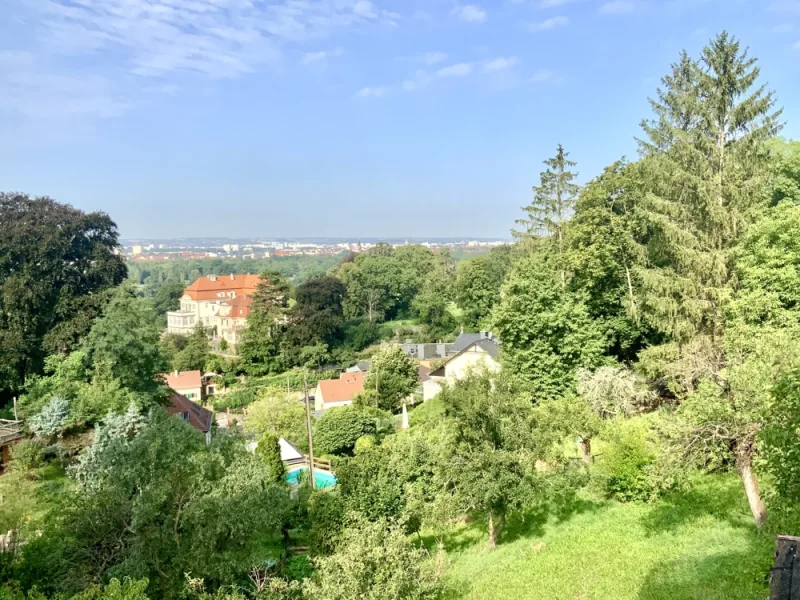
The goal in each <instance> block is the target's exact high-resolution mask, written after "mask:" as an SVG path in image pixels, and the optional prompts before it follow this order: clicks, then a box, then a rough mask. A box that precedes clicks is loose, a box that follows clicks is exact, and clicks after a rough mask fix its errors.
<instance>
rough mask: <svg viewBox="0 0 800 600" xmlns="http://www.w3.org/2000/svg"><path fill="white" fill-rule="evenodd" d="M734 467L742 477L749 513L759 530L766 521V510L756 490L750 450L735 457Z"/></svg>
mask: <svg viewBox="0 0 800 600" xmlns="http://www.w3.org/2000/svg"><path fill="white" fill-rule="evenodd" d="M736 467H737V468H738V469H739V475H740V476H741V477H742V483H743V484H744V493H745V494H746V495H747V501H748V502H749V503H750V511H751V512H752V513H753V519H754V520H755V522H756V527H758V528H759V529H760V528H761V526H762V525H763V524H764V523H765V522H766V520H767V509H766V508H765V507H764V501H763V500H762V499H761V492H760V491H759V489H758V480H757V479H756V475H755V473H753V457H752V455H751V451H750V449H747V450H745V451H743V452H741V453H739V454H738V456H737V457H736Z"/></svg>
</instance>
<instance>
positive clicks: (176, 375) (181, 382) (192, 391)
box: [163, 371, 205, 402]
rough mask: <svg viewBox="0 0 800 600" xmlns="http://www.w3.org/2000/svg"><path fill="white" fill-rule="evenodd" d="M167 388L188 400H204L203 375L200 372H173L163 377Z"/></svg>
mask: <svg viewBox="0 0 800 600" xmlns="http://www.w3.org/2000/svg"><path fill="white" fill-rule="evenodd" d="M163 377H164V380H165V381H166V382H167V385H168V386H169V388H170V389H171V390H173V391H176V392H178V393H179V394H182V395H183V396H186V397H187V398H188V399H189V400H196V401H198V402H202V401H203V400H205V392H204V389H203V388H204V386H203V374H202V373H201V372H200V371H173V372H172V373H166V374H164V375H163Z"/></svg>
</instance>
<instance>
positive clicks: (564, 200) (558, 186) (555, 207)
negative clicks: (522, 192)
mask: <svg viewBox="0 0 800 600" xmlns="http://www.w3.org/2000/svg"><path fill="white" fill-rule="evenodd" d="M568 157H569V152H565V151H564V147H563V146H562V145H561V144H559V145H558V149H557V150H556V155H555V156H554V157H553V158H549V159H547V160H546V161H544V164H545V165H546V166H547V169H545V170H544V171H542V172H541V173H540V175H539V185H538V186H534V188H533V201H532V202H531V203H530V204H529V205H528V206H523V207H522V210H523V211H525V214H526V218H524V219H518V220H517V225H521V226H522V227H523V230H522V231H513V232H512V233H513V234H514V237H516V238H517V239H523V240H524V239H529V238H531V237H552V238H554V239H555V241H556V244H557V246H558V249H559V252H561V250H562V247H563V240H564V231H563V229H564V222H565V221H566V220H567V219H568V218H569V216H570V214H571V213H572V210H573V208H574V207H575V201H576V199H577V197H578V191H579V190H580V187H579V186H578V185H577V184H575V183H573V182H574V180H575V178H576V177H577V174H576V173H573V172H572V171H570V169H571V168H572V167H574V166H575V165H576V164H577V163H575V162H573V161H571V160H569V158H568Z"/></svg>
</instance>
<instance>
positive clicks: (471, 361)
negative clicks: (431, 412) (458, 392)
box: [422, 341, 501, 401]
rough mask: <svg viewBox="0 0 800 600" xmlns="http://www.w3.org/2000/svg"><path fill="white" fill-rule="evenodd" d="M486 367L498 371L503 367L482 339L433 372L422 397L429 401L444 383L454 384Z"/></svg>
mask: <svg viewBox="0 0 800 600" xmlns="http://www.w3.org/2000/svg"><path fill="white" fill-rule="evenodd" d="M489 343H492V342H489ZM484 367H485V368H486V369H488V370H489V371H490V372H492V373H496V372H498V371H499V370H500V368H501V367H500V361H498V360H497V358H495V357H494V356H492V354H490V353H489V351H488V350H487V349H486V348H485V347H484V344H482V343H481V342H480V341H479V342H474V343H472V344H470V345H469V346H467V347H466V348H465V349H464V350H462V351H461V352H459V353H458V354H456V355H455V356H454V357H452V358H451V359H450V360H448V361H447V362H446V363H445V364H444V365H442V366H441V367H439V368H438V369H436V370H435V371H433V372H432V373H431V375H430V379H429V380H428V381H426V382H424V383H423V384H422V399H423V400H424V401H427V400H430V399H431V398H434V397H436V396H437V395H438V394H439V392H441V391H442V385H443V384H445V383H446V384H448V385H452V384H454V383H455V382H456V381H458V380H460V379H463V378H464V377H466V376H467V375H468V374H469V373H470V372H472V371H476V370H478V369H482V368H484Z"/></svg>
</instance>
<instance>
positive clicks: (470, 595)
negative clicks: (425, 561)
mask: <svg viewBox="0 0 800 600" xmlns="http://www.w3.org/2000/svg"><path fill="white" fill-rule="evenodd" d="M570 512H571V514H568V515H563V516H562V517H561V518H558V517H556V516H550V517H544V516H541V515H531V516H530V517H528V518H527V519H526V520H525V521H524V522H516V523H512V524H510V525H509V528H508V529H507V530H506V532H505V534H504V538H503V541H502V543H501V545H500V546H499V547H498V548H497V549H496V550H494V551H489V550H488V549H487V548H486V533H485V527H484V526H483V525H482V524H478V523H476V524H472V525H469V526H464V527H462V528H460V529H458V530H457V531H455V532H454V533H453V534H451V535H449V536H447V537H445V538H444V544H445V548H446V550H447V552H448V556H449V558H450V560H451V565H450V568H449V570H448V573H447V575H446V579H447V582H448V584H449V585H450V587H451V590H450V593H449V597H450V598H453V599H455V598H459V599H474V600H494V599H501V598H503V599H506V598H512V599H514V600H527V599H531V600H533V599H536V600H539V599H541V600H545V599H547V600H550V599H554V600H563V599H572V598H574V599H586V600H588V599H597V600H601V599H602V600H609V599H613V600H625V599H637V600H662V599H664V600H666V599H669V600H682V599H687V600H688V599H697V600H723V599H724V600H738V599H743V600H744V599H753V600H756V599H763V598H766V597H767V596H768V590H767V579H766V578H767V574H768V572H769V568H770V566H771V562H772V550H773V548H774V538H772V537H770V536H767V535H761V534H758V533H756V532H755V529H754V527H753V523H752V519H751V517H750V514H749V511H748V508H747V503H746V501H745V499H744V494H743V493H742V490H741V485H740V483H739V481H738V479H737V478H736V477H735V476H732V475H730V476H729V475H714V476H704V477H702V478H699V479H698V480H697V481H696V482H695V484H694V485H693V486H692V487H691V488H690V489H689V490H688V491H684V492H682V493H681V494H678V495H673V496H672V497H670V498H668V499H665V500H662V501H659V502H656V503H654V504H620V503H617V502H610V501H605V500H598V499H589V498H588V497H586V498H584V499H582V500H581V501H579V502H577V503H576V504H575V505H574V506H573V507H572V508H571V511H570ZM428 541H429V542H430V543H431V544H433V540H431V539H429V540H428Z"/></svg>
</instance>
